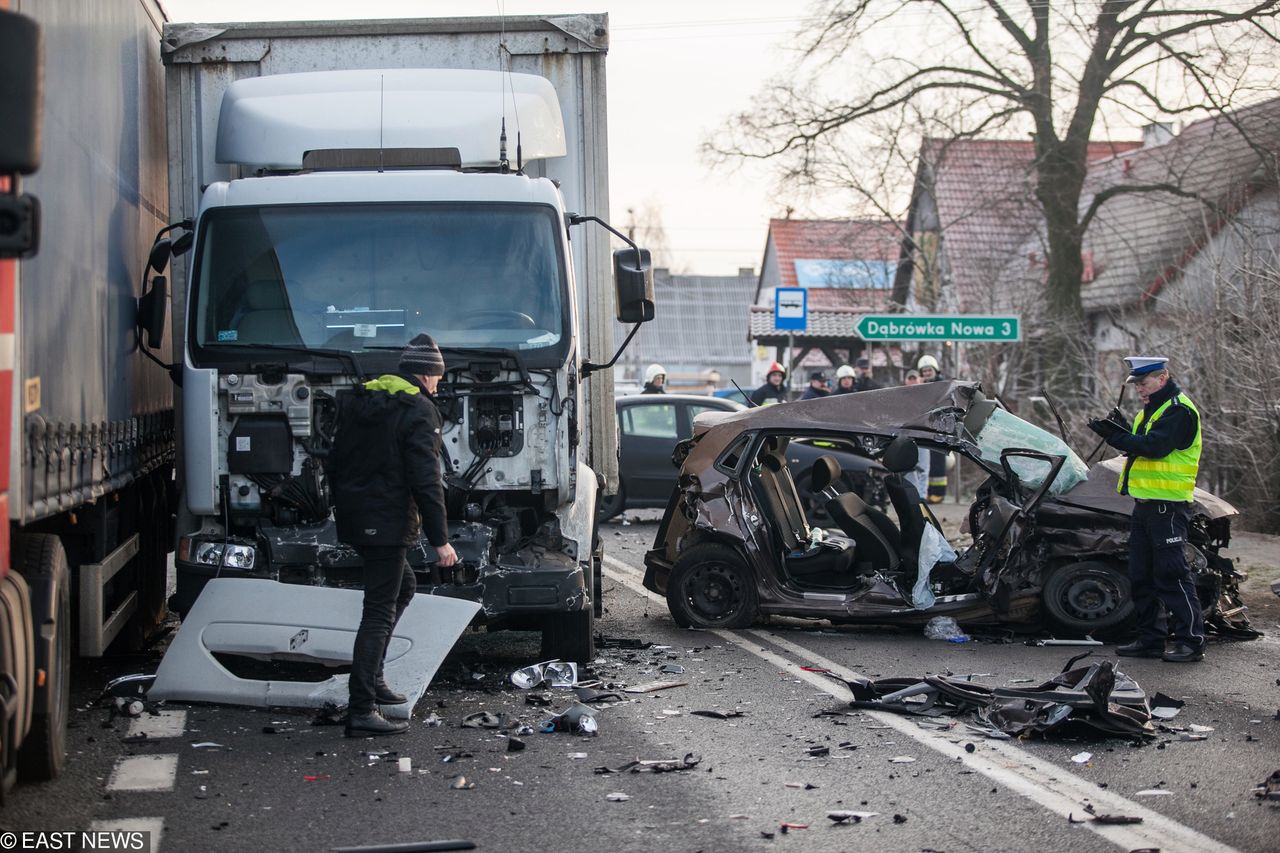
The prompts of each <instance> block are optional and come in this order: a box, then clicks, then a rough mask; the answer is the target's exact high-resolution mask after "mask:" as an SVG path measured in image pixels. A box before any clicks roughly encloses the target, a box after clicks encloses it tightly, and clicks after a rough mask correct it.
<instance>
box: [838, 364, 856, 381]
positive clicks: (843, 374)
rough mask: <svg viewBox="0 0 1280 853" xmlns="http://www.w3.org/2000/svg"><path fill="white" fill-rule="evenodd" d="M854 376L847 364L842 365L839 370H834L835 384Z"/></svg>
mask: <svg viewBox="0 0 1280 853" xmlns="http://www.w3.org/2000/svg"><path fill="white" fill-rule="evenodd" d="M855 376H856V374H855V373H854V372H853V368H852V367H850V366H849V365H847V364H842V365H840V367H839V368H837V369H836V381H837V382H839V381H840V380H841V379H853V378H854V377H855Z"/></svg>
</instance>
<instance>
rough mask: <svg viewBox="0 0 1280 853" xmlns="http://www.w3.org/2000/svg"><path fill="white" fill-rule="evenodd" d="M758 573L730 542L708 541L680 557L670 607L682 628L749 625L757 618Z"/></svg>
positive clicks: (670, 586)
mask: <svg viewBox="0 0 1280 853" xmlns="http://www.w3.org/2000/svg"><path fill="white" fill-rule="evenodd" d="M758 601H759V599H758V597H757V595H756V584H755V577H754V574H753V572H752V571H751V568H750V567H749V566H748V565H747V564H746V562H745V561H743V559H742V556H741V555H740V554H739V553H738V552H737V551H735V550H734V549H733V548H730V547H729V546H727V545H721V544H719V543H717V542H704V543H703V544H701V545H695V546H694V547H692V548H690V549H689V550H688V551H687V552H685V553H684V554H682V555H681V556H680V559H678V560H676V564H675V566H673V567H672V569H671V578H670V579H669V580H668V581H667V608H668V609H669V610H670V611H671V618H672V619H675V621H676V624H677V625H679V626H680V627H681V628H746V627H748V626H750V625H751V623H753V622H754V621H755V619H756V606H757V602H758Z"/></svg>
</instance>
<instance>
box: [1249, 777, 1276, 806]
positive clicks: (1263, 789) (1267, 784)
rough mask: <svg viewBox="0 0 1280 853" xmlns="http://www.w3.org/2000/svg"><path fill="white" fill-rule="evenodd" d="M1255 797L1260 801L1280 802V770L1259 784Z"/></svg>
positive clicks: (1254, 793)
mask: <svg viewBox="0 0 1280 853" xmlns="http://www.w3.org/2000/svg"><path fill="white" fill-rule="evenodd" d="M1253 795H1254V796H1255V797H1257V798H1258V799H1260V800H1271V801H1272V802H1275V801H1280V770H1277V771H1275V772H1274V773H1272V774H1271V775H1270V776H1268V777H1267V778H1266V779H1263V780H1262V781H1261V782H1259V783H1258V785H1257V786H1256V787H1255V788H1254V789H1253Z"/></svg>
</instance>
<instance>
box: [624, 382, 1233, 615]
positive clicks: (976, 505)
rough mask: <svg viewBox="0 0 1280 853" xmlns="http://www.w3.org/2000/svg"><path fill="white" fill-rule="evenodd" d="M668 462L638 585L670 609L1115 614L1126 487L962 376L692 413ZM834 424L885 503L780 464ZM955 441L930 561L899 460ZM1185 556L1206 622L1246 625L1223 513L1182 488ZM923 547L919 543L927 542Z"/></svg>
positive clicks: (831, 431) (922, 513)
mask: <svg viewBox="0 0 1280 853" xmlns="http://www.w3.org/2000/svg"><path fill="white" fill-rule="evenodd" d="M698 425H699V427H700V428H699V430H697V431H696V433H695V435H694V437H693V438H692V439H690V440H687V441H685V442H682V443H681V444H680V445H679V446H678V447H677V448H676V452H675V455H674V457H673V460H674V461H675V462H676V464H677V465H679V466H680V474H679V478H678V480H677V485H676V488H675V490H674V491H673V493H672V495H671V499H670V501H669V502H668V504H667V508H666V512H665V513H664V515H663V518H662V522H661V524H660V526H659V529H658V532H657V535H656V537H655V541H654V544H653V548H652V549H651V550H650V551H649V552H648V553H647V554H646V555H645V565H646V572H645V586H646V587H647V588H648V589H650V590H652V591H654V592H657V593H660V594H664V595H666V596H667V600H668V604H669V605H670V606H671V609H672V614H673V616H674V617H675V618H676V620H677V622H679V623H681V624H684V625H690V626H696V627H704V628H710V627H741V626H743V625H746V624H750V622H751V621H752V620H753V619H754V618H755V617H756V616H760V615H787V616H809V617H816V618H825V619H830V620H832V621H833V622H846V623H877V624H909V625H922V624H924V623H925V622H927V621H928V620H929V619H931V618H933V617H935V616H951V617H954V618H956V619H957V620H959V621H961V622H967V623H971V624H973V623H1015V624H1016V623H1023V624H1032V625H1039V624H1052V625H1053V627H1054V628H1056V629H1057V630H1059V631H1063V632H1066V633H1068V634H1071V635H1086V634H1091V633H1094V632H1108V631H1112V632H1115V631H1118V630H1121V629H1122V628H1123V627H1124V625H1125V623H1126V620H1127V617H1128V614H1129V613H1130V612H1131V611H1132V606H1133V605H1132V600H1131V596H1130V593H1129V586H1128V577H1127V570H1126V565H1127V551H1128V536H1129V516H1130V515H1131V514H1132V511H1133V505H1134V504H1133V500H1132V498H1129V497H1127V496H1124V495H1118V494H1116V492H1115V487H1116V472H1115V466H1114V465H1113V464H1111V463H1102V464H1099V465H1095V466H1093V467H1092V468H1090V467H1088V466H1087V465H1085V463H1084V462H1083V460H1081V459H1080V457H1079V456H1078V455H1077V454H1076V453H1075V452H1074V451H1072V450H1071V448H1070V447H1069V446H1067V445H1066V444H1065V443H1064V442H1063V441H1062V440H1060V439H1059V438H1058V437H1056V436H1054V435H1051V434H1050V433H1048V432H1046V431H1044V430H1042V429H1040V428H1039V427H1036V426H1034V425H1033V424H1030V423H1028V422H1026V421H1023V420H1021V419H1020V418H1018V417H1017V416H1015V415H1013V414H1012V413H1010V412H1008V411H1007V410H1005V409H1003V408H1002V407H1001V406H1000V405H999V404H998V403H997V402H996V401H994V400H990V399H988V398H987V397H986V396H985V395H984V394H983V393H982V389H981V387H980V386H979V385H977V384H976V383H970V382H934V383H927V384H925V385H916V386H907V387H902V388H888V389H881V390H877V391H868V392H862V393H859V394H850V395H838V396H832V397H826V398H820V399H815V400H809V401H802V402H798V403H792V404H788V405H785V406H770V407H767V408H757V409H750V410H747V411H743V412H737V413H732V414H727V415H718V416H717V417H715V418H714V419H703V420H701V421H699V424H698ZM798 439H806V440H830V441H838V442H839V443H840V446H842V447H849V448H852V449H853V450H854V451H855V452H857V453H859V454H862V455H864V456H866V457H867V458H868V459H871V460H875V461H877V462H879V463H880V464H881V465H883V467H884V468H886V469H887V470H888V471H890V472H892V473H890V474H888V475H887V476H886V477H885V478H884V485H885V489H886V491H887V492H888V494H889V496H890V498H891V503H892V510H893V512H892V515H890V514H889V513H887V512H883V511H880V510H879V509H877V508H874V507H870V506H867V505H866V504H865V502H863V501H861V499H860V498H858V497H857V496H856V495H850V494H841V493H840V490H839V488H838V484H839V483H840V480H839V474H840V471H839V466H838V463H836V461H835V459H834V458H833V457H825V458H819V459H818V461H817V462H815V463H814V464H813V467H812V469H811V470H809V471H803V472H802V471H792V470H790V469H789V468H788V467H787V454H786V448H787V446H788V444H789V442H791V441H792V440H798ZM925 449H927V450H936V451H942V452H950V453H955V454H958V455H961V456H963V457H965V458H966V459H968V460H969V461H970V462H972V463H973V464H974V465H975V466H977V468H978V469H979V470H981V471H983V472H984V473H985V474H986V479H985V480H984V481H983V483H982V484H981V485H980V487H979V488H978V489H977V492H976V496H975V499H974V501H973V503H972V505H971V506H970V508H969V514H968V521H967V525H966V528H967V530H968V531H969V532H970V533H971V534H972V535H973V539H974V541H973V544H972V545H971V546H970V547H968V548H966V549H965V550H964V551H963V552H962V553H960V554H959V555H957V556H956V557H955V558H954V559H950V558H948V559H945V560H940V559H934V560H929V559H927V558H926V556H922V551H926V550H928V549H926V547H925V544H926V539H932V541H935V542H936V541H937V537H932V536H931V537H925V536H924V532H925V529H926V528H927V527H929V526H933V527H934V528H936V529H938V530H940V529H941V526H940V525H939V524H938V523H937V520H936V519H935V518H933V515H932V513H931V512H930V510H929V506H928V504H927V503H925V502H924V501H922V500H921V496H920V495H918V494H917V493H916V491H915V487H914V486H910V485H909V484H908V483H907V482H906V481H905V479H904V478H903V477H902V476H901V475H902V474H903V473H905V472H906V471H909V470H911V469H912V467H913V466H914V465H915V464H916V460H917V459H918V453H919V451H922V450H925ZM801 476H804V477H806V478H807V480H808V481H809V482H810V483H814V484H817V485H816V486H815V489H814V491H815V492H820V493H821V498H822V499H823V500H825V501H827V503H826V505H825V508H826V510H827V512H828V514H829V515H828V516H827V517H828V518H829V519H830V522H829V524H830V527H831V529H815V528H814V527H813V526H812V525H811V524H810V523H809V520H808V517H807V515H806V513H805V511H804V509H805V508H804V507H803V506H800V505H799V503H800V502H799V501H798V499H797V498H796V489H795V485H794V484H795V481H796V479H797V478H799V477H801ZM1196 500H1197V503H1196V510H1195V515H1194V517H1193V520H1192V523H1191V526H1190V530H1189V532H1188V537H1187V539H1188V541H1187V545H1186V548H1187V555H1188V560H1189V562H1190V564H1191V565H1192V567H1193V571H1194V572H1195V575H1196V579H1197V587H1198V589H1199V590H1200V594H1201V600H1202V602H1203V604H1204V607H1205V611H1206V619H1207V621H1208V622H1210V623H1211V624H1213V625H1214V626H1215V627H1217V628H1218V630H1219V633H1222V634H1224V635H1229V636H1236V637H1243V636H1246V635H1248V636H1256V633H1255V632H1253V631H1251V629H1249V628H1248V621H1247V619H1245V618H1244V611H1243V607H1242V605H1241V603H1240V600H1239V590H1238V586H1239V582H1240V580H1242V579H1243V578H1242V576H1241V575H1240V574H1239V573H1237V572H1236V571H1235V568H1234V566H1233V565H1232V563H1231V561H1230V560H1229V559H1227V558H1225V557H1223V556H1222V555H1221V554H1220V551H1221V549H1222V548H1224V547H1226V545H1227V544H1228V542H1229V541H1230V520H1231V518H1232V517H1233V516H1234V515H1235V514H1236V511H1235V510H1234V508H1232V507H1231V506H1230V505H1229V504H1227V503H1226V502H1225V501H1222V500H1220V499H1219V498H1217V497H1215V496H1213V495H1210V494H1208V493H1207V492H1202V491H1201V490H1197V492H1196ZM929 553H932V551H930V552H929Z"/></svg>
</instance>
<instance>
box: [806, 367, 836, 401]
mask: <svg viewBox="0 0 1280 853" xmlns="http://www.w3.org/2000/svg"><path fill="white" fill-rule="evenodd" d="M830 394H831V389H829V388H828V387H827V374H825V373H823V372H822V371H821V370H815V371H814V372H813V373H810V374H809V387H808V388H806V389H804V393H803V394H801V395H800V399H801V400H816V399H818V398H819V397H827V396H830Z"/></svg>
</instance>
